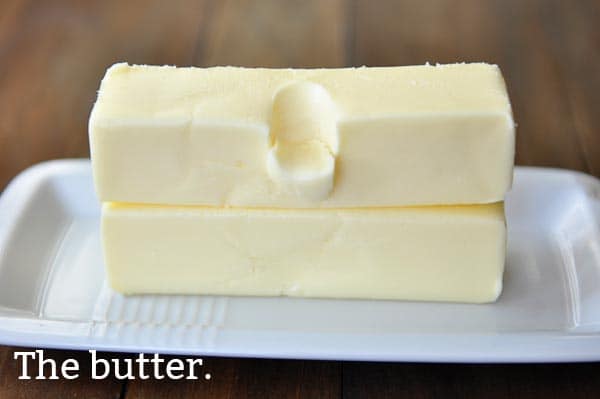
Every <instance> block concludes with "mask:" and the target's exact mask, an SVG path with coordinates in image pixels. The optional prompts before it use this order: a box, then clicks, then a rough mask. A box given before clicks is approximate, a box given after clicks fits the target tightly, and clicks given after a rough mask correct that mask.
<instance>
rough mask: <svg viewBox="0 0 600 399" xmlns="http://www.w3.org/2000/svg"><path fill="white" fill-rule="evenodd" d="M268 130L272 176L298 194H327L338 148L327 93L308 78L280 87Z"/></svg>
mask: <svg viewBox="0 0 600 399" xmlns="http://www.w3.org/2000/svg"><path fill="white" fill-rule="evenodd" d="M270 134H271V143H272V147H271V149H270V150H269V153H268V155H267V171H268V173H269V176H270V177H271V179H272V180H273V181H275V182H277V183H278V184H280V185H281V186H282V187H283V188H284V189H285V190H287V191H291V192H293V193H294V194H295V195H296V196H298V197H302V198H305V199H307V200H310V201H318V200H323V199H325V198H327V196H328V195H329V193H330V192H331V190H332V189H333V183H334V176H335V156H336V155H337V152H338V132H337V112H336V107H335V104H334V103H333V101H332V100H331V97H330V96H329V93H328V92H327V91H326V90H325V89H324V88H323V87H322V86H320V85H318V84H315V83H311V82H298V83H294V84H291V85H289V86H286V87H284V88H283V89H281V90H280V91H279V92H278V93H277V95H276V96H275V99H274V103H273V112H272V117H271V132H270Z"/></svg>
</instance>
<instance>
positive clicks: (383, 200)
mask: <svg viewBox="0 0 600 399" xmlns="http://www.w3.org/2000/svg"><path fill="white" fill-rule="evenodd" d="M89 131H90V145H91V155H92V161H93V170H94V179H95V184H96V188H97V192H98V195H99V197H100V200H101V201H113V202H126V203H140V204H168V205H207V206H216V207H269V208H351V207H352V208H354V207H390V206H408V205H440V204H441V205H448V204H479V203H492V202H498V201H502V200H503V198H504V194H505V192H506V191H507V190H508V189H509V187H510V184H511V179H512V166H513V159H514V141H515V131H514V123H513V120H512V114H511V109H510V103H509V100H508V96H507V93H506V89H505V85H504V82H503V79H502V76H501V73H500V71H499V69H498V67H497V66H495V65H488V64H455V65H442V66H428V65H425V66H409V67H382V68H365V67H363V68H347V69H260V68H258V69H248V68H235V67H214V68H174V67H151V66H129V65H126V64H116V65H114V66H112V67H111V68H110V69H109V70H108V71H107V73H106V76H105V77H104V79H103V81H102V84H101V87H100V91H99V96H98V101H97V102H96V104H95V106H94V109H93V112H92V115H91V117H90V123H89Z"/></svg>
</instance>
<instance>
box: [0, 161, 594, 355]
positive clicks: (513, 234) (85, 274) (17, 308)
mask: <svg viewBox="0 0 600 399" xmlns="http://www.w3.org/2000/svg"><path fill="white" fill-rule="evenodd" d="M505 211H506V218H507V225H508V252H507V263H506V272H505V275H504V282H503V283H504V290H503V292H502V294H501V296H500V298H499V299H498V301H497V302H495V303H492V304H477V305H474V304H457V303H428V302H420V303H417V302H403V301H373V300H339V299H327V300H325V299H306V298H281V297H272V298H267V297H243V296H242V297H227V296H197V295H188V296H184V295H156V296H155V295H146V296H135V295H134V296H123V295H121V294H118V293H115V292H114V291H112V290H111V289H109V286H108V284H107V282H106V277H105V272H104V265H103V261H102V251H101V245H100V236H99V221H100V205H99V202H98V200H97V199H96V197H95V193H94V189H93V182H92V173H91V168H90V164H89V160H60V161H50V162H46V163H43V164H39V165H36V166H34V167H32V168H30V169H28V170H26V171H25V172H23V173H22V174H21V175H19V176H18V177H16V178H15V179H14V180H13V182H12V183H10V184H9V186H8V187H7V188H6V190H5V191H4V192H3V193H2V195H1V197H0V343H2V344H7V345H19V346H43V347H55V348H69V349H90V348H95V349H99V350H110V351H123V352H139V351H146V352H159V353H173V354H198V355H207V356H209V355H211V356H249V357H272V358H306V359H347V360H381V361H384V360H389V361H435V362H554V361H589V360H594V361H598V360H600V182H599V181H598V180H597V179H595V178H593V177H590V176H587V175H584V174H582V173H578V172H572V171H565V170H557V169H546V168H524V167H517V168H516V170H515V175H514V185H513V189H512V190H511V191H510V192H509V194H508V196H507V198H506V202H505Z"/></svg>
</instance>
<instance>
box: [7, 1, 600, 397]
mask: <svg viewBox="0 0 600 399" xmlns="http://www.w3.org/2000/svg"><path fill="white" fill-rule="evenodd" d="M120 60H126V61H129V62H131V63H148V64H177V65H202V66H204V65H217V64H233V65H246V66H272V67H275V66H277V67H291V66H295V67H302V66H304V67H316V66H323V67H337V66H344V65H363V64H366V65H403V64H422V63H424V62H426V61H430V62H440V63H446V62H455V61H480V60H485V61H488V62H493V63H498V64H499V65H500V66H501V68H502V70H503V72H504V74H505V77H506V79H507V82H508V86H509V92H510V94H511V98H512V101H513V106H514V113H515V119H516V120H517V121H518V123H519V127H518V135H517V148H518V150H517V163H518V164H520V165H540V166H556V167H562V168H569V169H576V170H581V171H584V172H588V173H591V174H593V175H596V176H600V73H598V68H599V67H598V66H599V65H600V2H598V1H593V0H590V1H566V0H565V1H543V0H539V1H534V0H529V1H526V0H510V1H509V0H505V1H503V0H498V1H491V2H490V1H482V0H461V1H444V0H435V1H425V0H406V1H372V0H371V1H369V0H322V1H317V0H298V1H278V0H268V1H258V2H250V1H208V0H206V1H192V0H190V1H188V0H173V1H166V0H150V1H142V0H139V1H138V0H133V1H122V0H104V1H97V2H91V1H89V2H86V1H77V0H57V1H30V0H2V1H1V2H0V115H1V118H0V188H3V187H4V186H5V185H6V183H7V182H8V181H9V179H10V178H11V177H13V176H14V175H16V174H17V173H18V172H19V171H21V170H23V169H24V168H26V167H27V166H29V165H32V164H34V163H37V162H40V161H43V160H47V159H53V158H65V157H87V156H88V139H87V118H88V114H89V111H90V108H91V106H92V103H93V101H94V98H95V95H96V90H97V87H98V83H99V80H100V78H101V77H102V75H103V72H104V70H105V68H106V67H107V66H108V65H110V64H112V63H113V62H115V61H120ZM14 350H15V348H10V347H0V398H30V397H44V398H76V397H84V398H128V399H133V398H150V397H156V398H179V397H194V398H244V397H251V398H269V397H272V398H286V397H306V398H337V397H342V396H343V397H344V398H363V397H372V398H385V397H390V398H402V397H406V398H413V397H418V398H429V397H445V398H452V397H460V398H462V397H471V396H485V397H489V398H496V397H497V398H504V397H525V398H533V397H540V398H542V397H544V398H547V397H564V396H566V395H571V396H572V397H581V398H591V397H600V364H599V363H589V364H563V365H441V364H406V363H393V364H392V363H364V362H320V361H293V360H290V361H288V360H285V361H283V360H256V359H219V358H206V359H204V361H205V370H206V371H209V372H210V373H211V374H212V376H213V378H212V379H211V380H210V381H205V380H199V381H192V382H189V381H184V382H181V381H167V382H165V381H154V380H148V381H139V380H137V381H131V382H120V381H116V380H108V381H91V380H90V379H85V378H82V379H78V380H74V381H64V380H61V381H35V380H32V381H19V380H17V366H18V364H17V362H15V361H14V360H13V358H12V356H13V351H14ZM47 356H49V357H53V358H55V359H61V358H67V357H76V358H78V359H81V360H82V364H86V361H85V360H84V359H87V358H88V356H87V354H85V353H84V354H82V353H78V352H68V351H48V352H47ZM122 356H123V355H122Z"/></svg>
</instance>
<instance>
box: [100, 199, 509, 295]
mask: <svg viewBox="0 0 600 399" xmlns="http://www.w3.org/2000/svg"><path fill="white" fill-rule="evenodd" d="M102 234H103V244H104V252H105V262H106V266H107V270H108V274H109V279H110V283H111V285H112V286H113V288H114V289H116V290H117V291H120V292H123V293H126V294H143V293H165V294H169V293H170V294H210V295H261V296H278V295H286V296H306V297H322V298H326V297H327V298H372V299H406V300H434V301H459V302H474V303H482V302H491V301H494V300H496V298H497V297H498V295H499V293H500V291H501V288H502V274H503V269H504V260H505V248H506V226H505V220H504V210H503V204H502V203H496V204H490V205H473V206H457V207H450V206H448V207H414V208H379V209H350V210H340V209H336V210H331V209H329V210H318V209H311V210H302V209H239V208H238V209H236V208H229V209H221V208H212V207H160V206H138V205H121V204H115V203H106V204H104V206H103V210H102Z"/></svg>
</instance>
